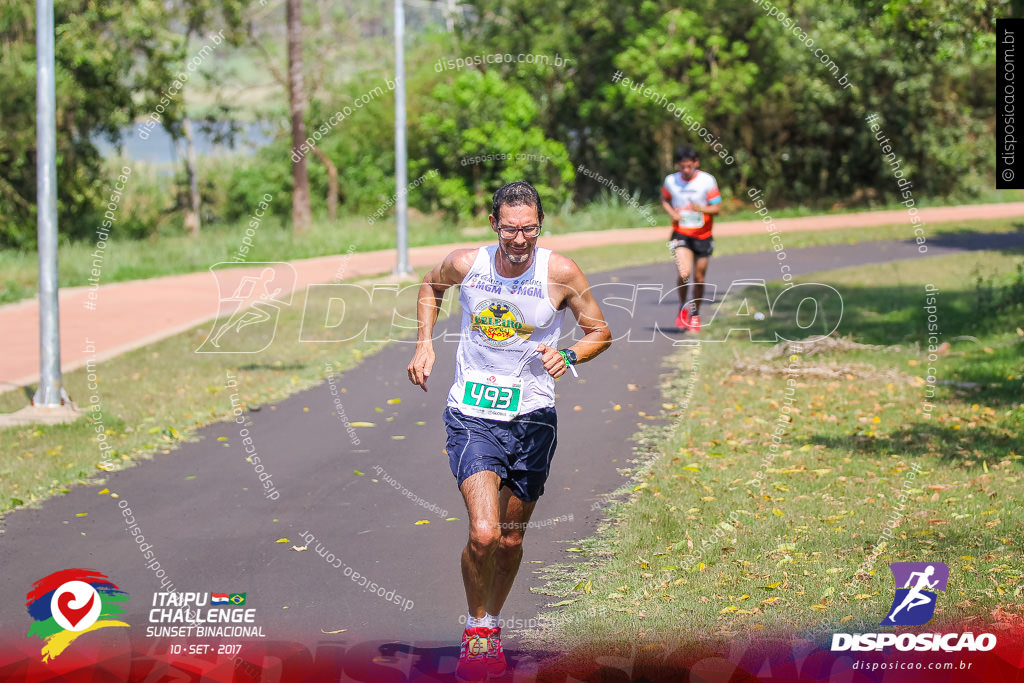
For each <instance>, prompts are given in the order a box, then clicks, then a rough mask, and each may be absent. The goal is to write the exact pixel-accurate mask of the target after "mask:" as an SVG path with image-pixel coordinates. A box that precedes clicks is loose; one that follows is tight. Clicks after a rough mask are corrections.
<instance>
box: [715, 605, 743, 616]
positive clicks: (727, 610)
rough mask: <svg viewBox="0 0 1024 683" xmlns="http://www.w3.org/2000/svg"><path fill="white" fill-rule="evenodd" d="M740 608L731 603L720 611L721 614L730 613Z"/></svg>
mask: <svg viewBox="0 0 1024 683" xmlns="http://www.w3.org/2000/svg"><path fill="white" fill-rule="evenodd" d="M738 609H739V607H737V606H736V605H729V606H728V607H726V608H725V609H722V610H721V611H719V614H729V613H730V612H735V611H736V610H738Z"/></svg>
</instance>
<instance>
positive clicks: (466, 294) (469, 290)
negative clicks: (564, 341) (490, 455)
mask: <svg viewBox="0 0 1024 683" xmlns="http://www.w3.org/2000/svg"><path fill="white" fill-rule="evenodd" d="M497 249H498V246H497V245H491V246H489V247H481V248H480V249H479V250H478V251H477V254H476V259H475V260H474V261H473V267H472V268H470V269H469V272H468V273H467V274H466V277H465V278H464V279H463V280H462V285H461V287H460V291H459V303H461V304H462V331H461V334H460V339H459V349H458V351H457V352H456V354H455V383H454V384H452V388H451V391H449V392H448V405H449V406H450V407H452V408H457V409H458V410H460V411H462V412H463V413H465V414H466V415H473V416H475V417H483V418H487V419H491V420H501V421H505V422H507V421H509V420H511V419H512V418H514V417H516V416H517V415H521V414H523V413H529V412H531V411H534V410H538V409H540V408H547V407H550V406H553V405H555V380H554V378H553V377H551V375H549V374H548V373H547V370H545V369H544V363H543V362H542V361H541V357H540V354H539V353H537V344H538V343H542V344H545V345H547V346H550V347H552V348H557V344H558V338H559V336H560V335H561V333H562V317H563V311H559V310H557V309H555V307H554V306H552V305H551V300H550V298H548V261H549V259H550V257H551V250H550V249H541V248H536V249H535V250H534V258H533V265H532V266H530V269H529V270H528V271H526V272H525V273H523V274H522V275H521V276H519V277H516V278H507V277H502V276H501V275H499V274H498V272H497V270H496V268H495V266H494V255H495V252H496V251H497Z"/></svg>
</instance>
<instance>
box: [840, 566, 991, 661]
mask: <svg viewBox="0 0 1024 683" xmlns="http://www.w3.org/2000/svg"><path fill="white" fill-rule="evenodd" d="M889 569H890V570H891V571H892V576H893V579H894V580H895V581H896V595H895V597H893V600H892V606H891V607H889V611H888V613H887V614H886V617H885V619H883V620H882V623H881V624H880V625H881V626H920V625H922V624H927V623H928V622H929V621H930V620H931V618H932V617H933V616H934V615H935V602H936V600H937V599H938V593H936V592H935V591H937V590H938V591H945V590H946V583H947V582H948V581H949V567H947V566H946V565H945V564H943V563H942V562H893V563H892V564H890V565H889ZM889 646H895V647H896V649H897V650H901V651H908V650H914V651H916V652H938V651H939V650H942V651H943V652H960V651H962V650H967V651H969V652H987V651H989V650H991V649H992V648H994V647H995V646H996V637H995V636H994V635H992V634H991V633H982V634H980V635H978V636H975V635H974V634H973V633H944V634H943V633H899V634H897V633H834V634H832V651H833V652H836V651H842V650H851V651H855V652H867V651H872V650H875V651H881V650H884V649H885V648H886V647H889Z"/></svg>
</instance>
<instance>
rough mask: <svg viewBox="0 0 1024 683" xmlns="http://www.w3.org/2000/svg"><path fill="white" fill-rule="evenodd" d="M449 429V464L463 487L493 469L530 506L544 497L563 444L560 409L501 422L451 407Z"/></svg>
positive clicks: (447, 418) (447, 413)
mask: <svg viewBox="0 0 1024 683" xmlns="http://www.w3.org/2000/svg"><path fill="white" fill-rule="evenodd" d="M444 426H445V429H446V430H447V431H448V443H447V451H448V464H449V465H450V466H451V468H452V474H454V475H455V479H456V480H457V481H458V483H459V486H462V482H464V481H465V480H466V479H468V478H469V477H470V476H471V475H473V474H476V473H477V472H481V471H483V470H489V471H491V472H495V473H497V475H498V476H499V477H501V485H502V486H507V487H509V488H510V489H511V490H512V493H513V494H515V496H516V497H517V498H519V499H520V500H521V501H523V502H524V503H532V502H534V501H535V500H537V499H538V498H540V497H541V495H542V494H543V493H544V482H545V481H547V478H548V472H549V471H550V470H551V458H553V457H554V455H555V446H556V445H557V443H558V439H557V437H556V431H557V428H558V420H557V418H556V417H555V409H554V408H541V409H540V410H535V411H533V412H531V413H526V414H524V415H520V416H518V417H517V418H515V419H514V420H512V421H511V422H500V421H498V420H486V419H483V418H480V417H472V416H470V415H466V414H464V413H463V412H462V411H460V410H458V409H457V408H450V407H449V408H445V410H444Z"/></svg>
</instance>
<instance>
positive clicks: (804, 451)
mask: <svg viewBox="0 0 1024 683" xmlns="http://www.w3.org/2000/svg"><path fill="white" fill-rule="evenodd" d="M811 448H813V446H811V444H809V443H805V444H804V445H803V446H801V447H800V452H801V453H806V452H807V451H809V450H811Z"/></svg>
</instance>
